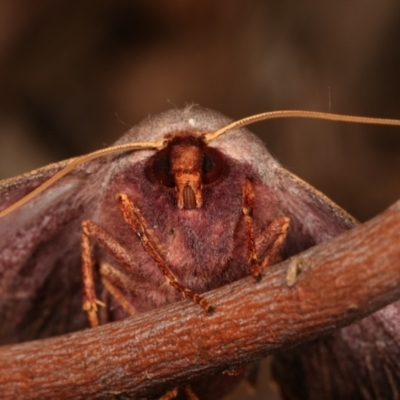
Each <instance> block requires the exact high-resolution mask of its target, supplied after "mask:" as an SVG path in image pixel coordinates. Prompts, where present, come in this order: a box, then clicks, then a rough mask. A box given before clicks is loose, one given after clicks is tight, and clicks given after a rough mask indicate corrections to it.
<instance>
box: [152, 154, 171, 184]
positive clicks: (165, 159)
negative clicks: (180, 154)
mask: <svg viewBox="0 0 400 400" xmlns="http://www.w3.org/2000/svg"><path fill="white" fill-rule="evenodd" d="M153 174H154V177H155V178H156V180H157V181H158V182H159V183H161V184H162V185H164V186H167V187H174V186H175V179H174V175H173V174H172V172H171V157H170V151H169V148H166V149H163V150H160V151H159V152H158V153H157V154H156V155H155V156H154V159H153Z"/></svg>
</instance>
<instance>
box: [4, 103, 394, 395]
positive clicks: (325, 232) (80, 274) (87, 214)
mask: <svg viewBox="0 0 400 400" xmlns="http://www.w3.org/2000/svg"><path fill="white" fill-rule="evenodd" d="M272 117H278V118H279V117H314V118H325V119H331V120H341V121H350V122H366V123H386V124H388V123H389V124H399V122H398V121H393V120H377V119H373V118H361V117H347V116H338V115H334V114H322V113H312V112H299V111H290V112H276V113H263V114H260V115H256V116H253V117H249V118H245V119H243V120H240V121H237V122H232V121H231V120H230V119H228V118H226V117H224V116H223V115H221V114H219V113H217V112H214V111H211V110H208V109H204V108H201V107H198V106H189V107H186V108H184V109H182V110H171V111H167V112H164V113H162V114H159V115H156V116H153V117H151V118H148V119H146V120H145V121H143V122H142V123H140V124H139V125H137V126H135V127H134V128H132V129H131V130H130V131H129V132H128V133H127V134H125V135H124V136H123V137H122V138H121V139H120V140H119V141H117V142H116V144H115V146H113V147H111V148H107V149H104V150H100V151H97V152H94V153H91V154H89V155H86V156H83V157H78V158H76V159H72V160H66V161H63V162H60V163H56V164H51V165H49V166H46V167H44V168H41V169H38V170H35V171H32V172H30V173H27V174H24V175H21V176H19V177H16V178H13V179H9V180H5V181H3V182H1V184H0V199H1V200H0V237H1V242H0V243H1V245H0V246H1V247H0V320H1V326H0V342H1V343H2V344H10V343H16V342H21V341H26V340H32V339H38V338H44V337H49V336H53V335H59V334H63V333H67V332H71V331H76V330H79V329H84V328H86V327H88V326H92V327H95V326H97V325H98V324H103V323H106V322H109V321H114V320H119V319H122V318H125V317H127V316H129V315H135V314H136V313H141V312H146V311H148V310H151V309H154V308H156V307H160V306H162V305H165V304H168V303H171V302H175V301H178V300H180V299H182V298H184V297H186V298H189V299H191V300H192V301H194V302H196V303H198V304H199V306H200V307H203V308H204V310H205V312H212V311H213V306H214V305H212V304H208V303H207V302H206V301H205V300H204V298H203V297H202V296H201V294H202V293H204V292H206V291H208V290H211V289H214V288H217V287H220V286H223V285H225V284H227V283H230V282H232V281H234V280H237V279H240V278H242V277H245V276H247V275H249V274H253V276H254V277H255V281H256V280H258V279H261V278H262V271H263V269H264V268H267V267H268V266H269V265H271V264H272V263H274V262H277V261H279V260H284V259H286V258H288V257H290V256H292V255H294V254H297V253H299V252H301V251H302V250H305V249H307V248H309V247H310V246H313V245H315V244H318V243H321V242H323V241H325V240H328V239H329V238H331V237H333V236H335V235H337V234H339V233H340V232H342V231H344V230H346V229H350V228H352V227H353V226H354V225H355V224H356V223H357V222H356V221H355V220H354V219H353V218H352V217H351V216H350V215H348V214H347V213H346V212H345V211H344V210H342V209H341V208H340V207H339V206H337V205H336V204H334V203H333V202H332V201H330V200H329V199H328V198H327V197H326V196H324V195H323V194H322V193H320V192H318V191H317V190H316V189H314V188H312V187H311V186H310V185H308V184H307V183H306V182H304V181H302V180H301V179H299V178H298V177H296V176H295V175H293V174H292V173H290V172H289V171H287V170H286V169H284V168H283V167H281V166H280V165H279V163H278V162H277V161H276V160H274V159H273V158H272V157H271V155H270V154H269V153H268V151H267V150H266V148H265V147H264V145H263V144H262V142H261V141H260V140H259V139H258V138H257V137H256V136H254V135H253V134H251V133H250V132H249V131H248V130H247V129H245V128H243V126H244V125H247V124H249V123H252V122H256V121H258V120H262V119H267V118H272ZM255 284H256V283H255ZM82 293H83V294H82ZM82 304H83V309H84V310H82ZM216 312H217V311H216ZM217 378H218V379H221V380H224V379H225V380H226V381H229V379H230V377H229V376H228V377H217ZM221 382H222V381H221ZM225 386H226V385H225V383H221V385H220V387H221V388H223V387H225ZM200 387H201V384H200ZM188 390H189V389H188ZM190 390H192V389H190ZM193 391H194V392H195V393H196V383H194V385H193ZM223 392H224V391H223V390H222V391H221V393H220V394H216V393H212V394H210V393H208V394H203V393H202V395H203V396H204V397H203V398H219V396H222V395H223ZM171 396H172V395H171ZM188 396H190V393H189V394H188ZM212 396H214V397H212ZM171 398H172V397H171Z"/></svg>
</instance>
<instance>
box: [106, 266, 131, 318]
mask: <svg viewBox="0 0 400 400" xmlns="http://www.w3.org/2000/svg"><path fill="white" fill-rule="evenodd" d="M99 273H100V278H101V282H102V283H103V285H104V287H105V288H106V290H107V291H108V292H109V293H110V294H111V296H113V297H114V299H115V300H116V301H117V302H118V304H119V305H120V306H121V307H122V308H123V309H124V310H125V311H126V312H127V313H128V314H130V315H131V316H133V315H136V314H137V313H138V312H137V310H136V308H135V307H133V306H132V304H131V303H130V301H129V300H128V299H127V298H126V297H125V295H124V294H123V292H122V291H121V290H120V289H119V287H125V285H124V282H127V281H128V280H129V277H127V276H126V275H125V274H124V273H122V272H120V271H118V270H117V269H115V268H114V267H113V266H112V265H110V264H108V263H106V262H102V263H101V264H100V271H99Z"/></svg>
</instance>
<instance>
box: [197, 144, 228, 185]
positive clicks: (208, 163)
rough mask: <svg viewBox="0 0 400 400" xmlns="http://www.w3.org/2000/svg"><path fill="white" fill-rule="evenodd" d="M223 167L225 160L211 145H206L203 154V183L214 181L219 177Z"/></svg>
mask: <svg viewBox="0 0 400 400" xmlns="http://www.w3.org/2000/svg"><path fill="white" fill-rule="evenodd" d="M224 168H225V160H224V157H223V156H222V154H221V153H220V152H219V151H218V150H216V149H213V148H212V147H206V148H205V149H204V155H203V168H202V172H203V176H202V178H203V179H202V181H203V184H204V185H207V184H210V183H214V182H216V181H217V180H218V179H219V178H220V177H221V175H222V173H223V171H224Z"/></svg>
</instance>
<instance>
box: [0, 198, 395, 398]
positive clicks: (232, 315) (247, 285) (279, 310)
mask: <svg viewBox="0 0 400 400" xmlns="http://www.w3.org/2000/svg"><path fill="white" fill-rule="evenodd" d="M205 297H206V298H207V300H208V301H209V302H210V303H211V304H213V305H215V307H216V311H215V313H214V314H213V315H211V316H207V315H205V313H204V311H203V310H202V309H201V308H200V307H198V306H196V305H194V304H192V303H191V302H189V301H181V302H178V303H175V304H172V305H169V306H167V307H163V308H160V309H156V310H153V311H151V312H148V313H143V314H139V315H138V316H135V317H133V318H128V319H126V320H123V321H119V322H115V323H110V324H107V325H104V326H101V327H99V328H96V329H88V330H84V331H80V332H76V333H73V334H68V335H64V336H60V337H55V338H50V339H44V340H38V341H34V342H27V343H23V344H18V345H13V346H6V347H3V348H1V349H0V388H1V393H2V398H3V399H14V398H22V397H23V398H25V399H29V398H42V399H50V398H59V397H63V398H90V397H96V398H99V397H102V398H106V397H108V396H109V397H111V396H112V395H115V394H117V393H125V394H127V393H129V394H131V395H135V396H137V397H139V398H144V397H146V396H150V395H151V394H154V393H159V392H160V391H161V392H162V390H163V388H165V387H171V386H173V385H175V384H179V383H180V382H183V381H185V380H186V379H188V378H189V377H190V378H191V379H192V378H199V377H201V376H205V375H209V374H212V373H215V372H217V371H221V370H224V369H225V368H227V367H228V366H229V365H237V364H240V363H244V362H249V361H252V360H256V359H259V358H261V357H263V356H266V355H267V354H273V353H276V352H278V351H281V350H282V349H286V348H288V347H291V346H294V345H296V344H299V343H300V342H304V341H306V340H311V339H313V338H315V337H318V336H320V335H323V334H327V333H329V332H332V331H333V330H335V329H338V328H340V327H343V326H345V325H348V324H351V323H352V322H354V321H356V320H359V319H361V318H363V317H365V316H367V315H369V314H371V313H373V312H374V311H376V310H378V309H380V308H382V307H384V306H385V305H387V304H389V303H391V302H393V301H395V300H397V299H399V298H400V202H397V203H396V204H395V205H393V206H392V207H390V208H389V209H388V210H386V211H385V212H384V213H382V214H381V215H379V216H378V217H376V218H374V219H373V220H371V221H369V222H367V223H365V224H363V225H361V226H359V227H357V228H355V229H353V230H351V231H348V232H345V233H344V234H342V235H340V236H338V237H337V238H334V239H333V240H331V241H330V242H328V243H324V244H322V245H319V246H316V247H314V248H312V249H309V250H308V251H306V252H304V253H302V254H300V255H298V256H296V257H294V258H292V259H289V260H287V261H286V262H283V263H281V264H279V265H275V266H273V267H270V268H269V269H268V270H267V271H265V273H264V276H263V279H262V281H261V282H260V283H255V282H254V280H253V279H252V278H251V277H249V278H245V279H242V280H240V281H237V282H234V283H233V284H230V285H228V286H225V287H223V288H220V289H218V290H215V291H212V292H209V293H207V294H206V295H205Z"/></svg>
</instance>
